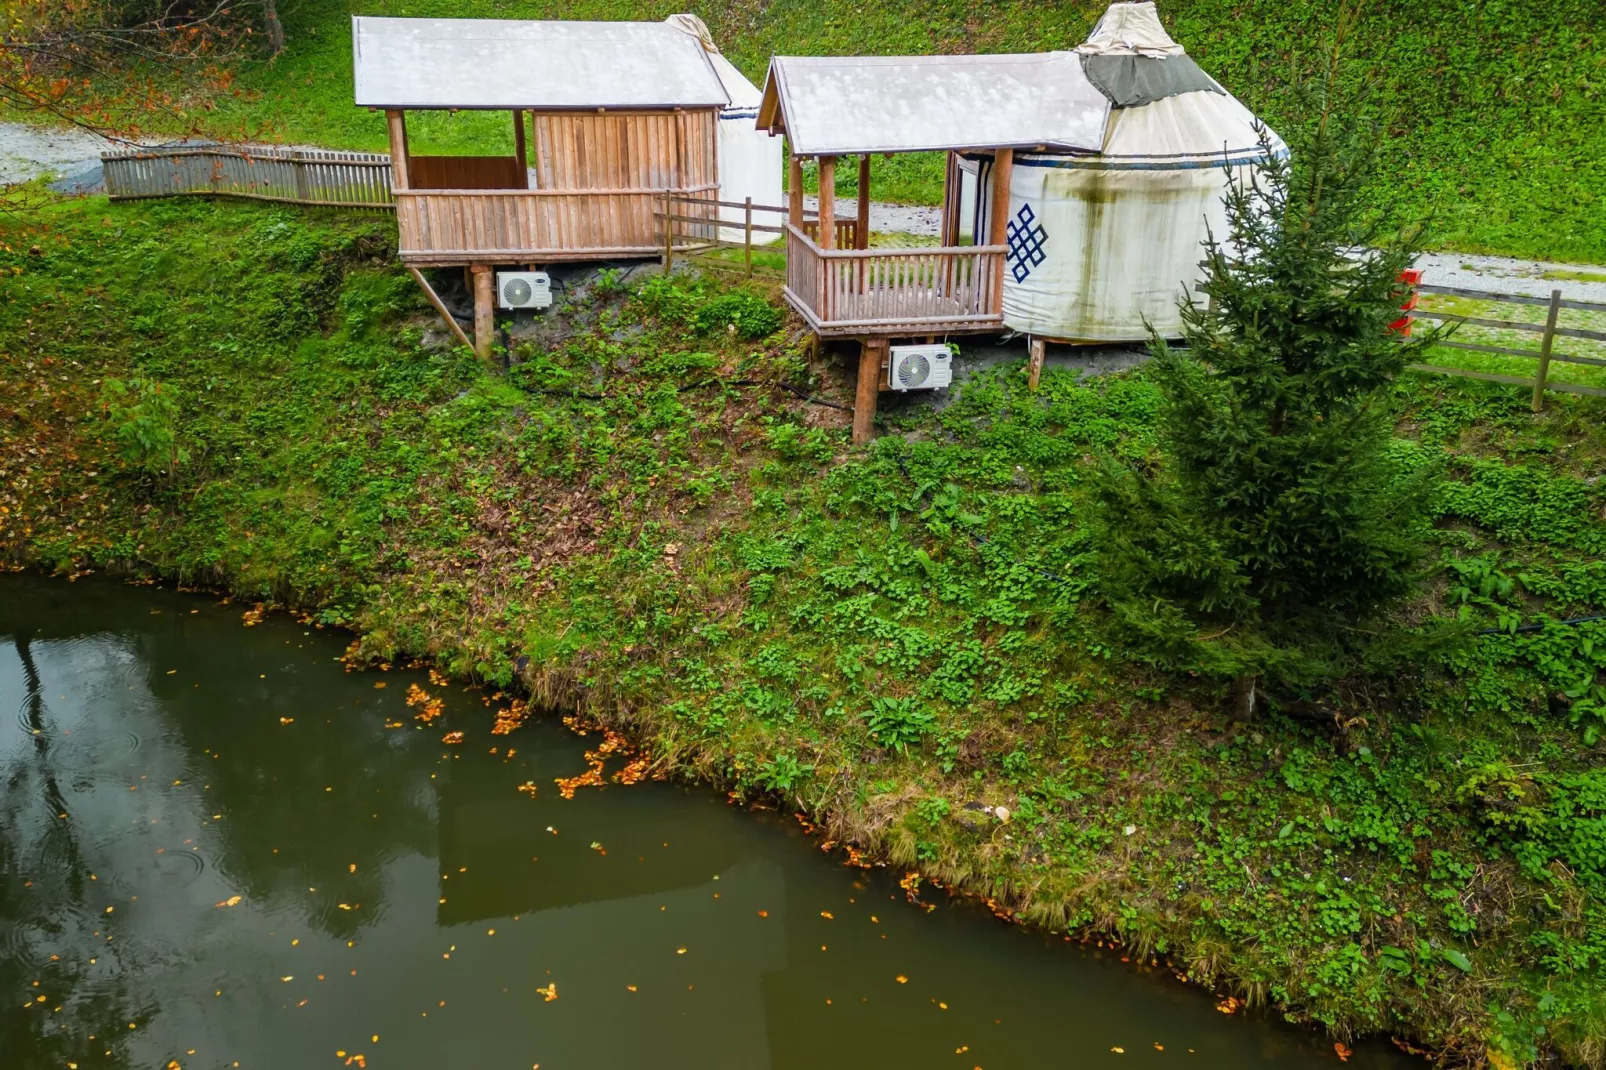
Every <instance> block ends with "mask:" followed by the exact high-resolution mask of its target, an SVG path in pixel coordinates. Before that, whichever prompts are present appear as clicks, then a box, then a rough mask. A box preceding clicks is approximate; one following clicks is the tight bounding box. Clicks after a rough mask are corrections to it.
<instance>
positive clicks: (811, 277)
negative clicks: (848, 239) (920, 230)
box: [785, 224, 1007, 335]
mask: <svg viewBox="0 0 1606 1070" xmlns="http://www.w3.org/2000/svg"><path fill="white" fill-rule="evenodd" d="M1006 252H1007V249H1006V248H1005V247H1004V246H1002V245H981V246H974V247H963V246H959V247H947V248H923V249H922V248H915V249H822V248H820V247H819V246H818V245H816V244H815V243H814V242H813V241H811V240H810V239H809V236H808V235H807V234H805V233H804V232H803V231H801V230H799V229H798V228H797V227H795V226H792V225H791V224H787V226H786V290H785V294H786V298H787V300H788V302H790V303H791V305H792V306H793V307H794V308H796V309H797V311H798V313H799V314H800V315H801V316H802V317H803V318H804V319H806V320H808V322H809V326H810V327H812V328H813V329H814V330H815V331H816V332H817V333H819V334H821V335H853V334H868V333H879V334H886V333H908V334H924V333H942V332H950V331H964V330H994V329H996V328H998V327H1000V326H1002V324H1003V321H1004V316H1003V300H1002V298H1003V291H1002V287H1001V285H1000V280H1001V278H1002V268H1003V261H1004V256H1005V254H1006Z"/></svg>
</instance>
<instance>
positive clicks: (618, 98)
mask: <svg viewBox="0 0 1606 1070" xmlns="http://www.w3.org/2000/svg"><path fill="white" fill-rule="evenodd" d="M351 37H352V59H353V67H354V70H355V76H356V100H357V104H358V106H359V107H376V108H465V109H466V108H497V109H510V108H528V109H531V110H542V109H551V110H562V109H590V108H722V107H724V106H725V105H726V104H728V103H729V102H730V97H729V95H728V94H727V93H726V91H725V88H724V86H723V85H722V84H721V82H720V78H719V75H718V73H717V72H716V71H715V70H714V66H713V63H712V62H711V61H710V59H709V54H708V52H707V51H706V50H705V49H704V47H703V44H702V42H701V41H699V40H698V38H697V37H696V36H694V35H693V34H692V33H690V32H688V31H687V30H685V29H684V28H682V27H680V26H678V25H675V24H673V23H670V22H539V21H528V20H518V19H403V18H374V17H368V16H360V15H359V16H353V18H352V20H351Z"/></svg>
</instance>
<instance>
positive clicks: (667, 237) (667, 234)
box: [664, 190, 675, 275]
mask: <svg viewBox="0 0 1606 1070" xmlns="http://www.w3.org/2000/svg"><path fill="white" fill-rule="evenodd" d="M673 211H674V207H673V205H671V203H670V201H669V191H668V190H664V274H665V275H667V274H669V269H670V268H671V267H672V266H673V265H674V263H675V221H674V220H672V219H670V218H669V216H670V213H671V212H673Z"/></svg>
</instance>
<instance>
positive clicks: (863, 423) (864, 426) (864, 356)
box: [822, 228, 889, 446]
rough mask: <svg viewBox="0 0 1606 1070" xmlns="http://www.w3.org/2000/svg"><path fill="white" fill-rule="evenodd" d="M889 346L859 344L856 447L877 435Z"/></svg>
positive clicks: (875, 341)
mask: <svg viewBox="0 0 1606 1070" xmlns="http://www.w3.org/2000/svg"><path fill="white" fill-rule="evenodd" d="M822 230H823V228H822ZM888 345H889V342H888V340H887V339H885V338H867V339H865V340H864V341H862V342H860V343H859V381H858V387H857V389H856V390H855V391H854V395H853V444H854V445H855V446H862V445H864V444H865V443H866V442H869V441H870V439H871V438H872V437H874V434H875V407H876V398H877V396H878V395H879V394H880V392H881V391H880V386H881V364H882V361H884V360H885V359H886V358H887V351H888Z"/></svg>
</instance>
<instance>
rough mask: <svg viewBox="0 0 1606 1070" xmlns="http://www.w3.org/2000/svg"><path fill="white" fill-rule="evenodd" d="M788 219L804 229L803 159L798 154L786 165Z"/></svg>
mask: <svg viewBox="0 0 1606 1070" xmlns="http://www.w3.org/2000/svg"><path fill="white" fill-rule="evenodd" d="M786 219H787V222H789V223H791V224H792V225H793V226H794V227H796V228H797V229H798V230H802V229H803V158H802V157H801V156H798V155H797V154H796V153H793V154H792V157H791V159H789V160H788V161H787V165H786Z"/></svg>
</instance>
